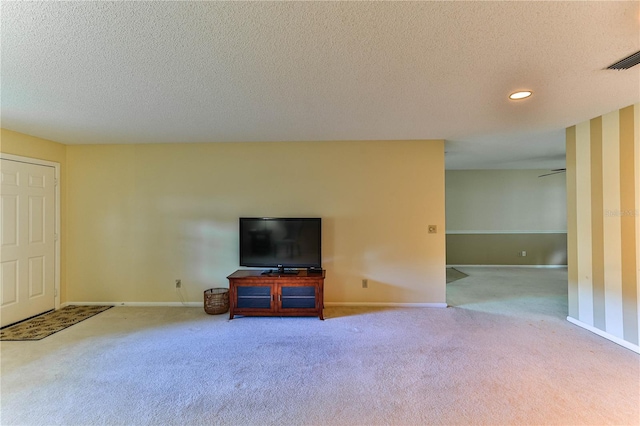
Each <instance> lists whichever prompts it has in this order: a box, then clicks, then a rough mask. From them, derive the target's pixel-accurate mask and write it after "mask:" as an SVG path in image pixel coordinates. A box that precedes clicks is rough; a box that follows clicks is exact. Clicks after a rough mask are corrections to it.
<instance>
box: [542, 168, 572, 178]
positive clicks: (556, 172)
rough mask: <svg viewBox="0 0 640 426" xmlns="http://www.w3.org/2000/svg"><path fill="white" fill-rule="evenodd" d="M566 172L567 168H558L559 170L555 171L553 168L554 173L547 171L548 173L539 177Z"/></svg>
mask: <svg viewBox="0 0 640 426" xmlns="http://www.w3.org/2000/svg"><path fill="white" fill-rule="evenodd" d="M565 172H566V170H565V169H562V170H557V171H553V170H552V173H546V174H544V175H540V176H538V177H539V178H541V177H545V176H551V175H558V174H560V173H565Z"/></svg>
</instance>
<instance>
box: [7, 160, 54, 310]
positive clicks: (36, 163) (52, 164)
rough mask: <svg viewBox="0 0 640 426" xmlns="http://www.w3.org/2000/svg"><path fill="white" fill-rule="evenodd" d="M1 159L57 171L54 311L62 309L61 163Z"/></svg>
mask: <svg viewBox="0 0 640 426" xmlns="http://www.w3.org/2000/svg"><path fill="white" fill-rule="evenodd" d="M0 159H2V160H9V161H15V162H18V163H27V164H35V165H37V166H47V167H53V169H54V171H55V195H54V198H55V200H54V205H55V207H54V210H55V211H54V216H55V218H54V222H55V225H54V228H55V229H54V231H53V232H54V249H55V254H54V257H55V259H54V271H53V277H54V309H56V310H58V309H60V240H61V235H60V163H57V162H55V161H48V160H41V159H39V158H32V157H23V156H21V155H13V154H5V153H2V152H0Z"/></svg>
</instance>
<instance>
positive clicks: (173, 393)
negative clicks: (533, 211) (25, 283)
mask: <svg viewBox="0 0 640 426" xmlns="http://www.w3.org/2000/svg"><path fill="white" fill-rule="evenodd" d="M461 271H462V272H464V273H466V274H469V276H468V277H466V278H464V279H460V280H458V281H455V282H452V283H450V284H448V285H447V292H448V302H449V304H450V305H452V307H449V308H446V309H438V308H378V309H376V308H363V307H358V308H335V307H334V308H327V309H326V310H325V316H326V318H327V319H326V320H325V321H320V320H318V319H317V318H257V317H254V318H242V317H238V318H236V319H234V320H232V321H229V320H228V316H227V315H216V316H209V315H206V314H205V313H204V311H203V309H200V308H138V307H136V308H134V307H116V308H113V309H109V310H108V311H105V312H103V313H101V314H98V315H96V316H95V317H92V318H89V319H87V320H85V321H83V322H81V323H79V324H77V325H74V326H72V327H70V328H67V329H65V330H63V331H60V332H59V333H56V334H54V335H52V336H49V337H47V338H45V339H43V340H40V341H36V342H2V343H1V344H0V351H1V352H0V354H1V356H2V358H1V374H2V379H1V380H2V382H1V388H0V391H1V396H2V399H1V402H0V423H1V424H3V425H5V424H6V425H13V424H15V425H93V424H106V425H151V424H153V425H156V424H163V425H172V424H175V425H204V424H220V425H426V424H491V425H498V424H499V425H507V424H512V425H523V424H531V425H533V424H535V425H540V424H562V425H569V424H573V425H585V424H593V425H596V424H597V425H602V424H619V425H632V424H638V422H639V419H640V417H639V415H640V414H639V408H638V407H639V406H638V401H639V396H640V391H639V386H638V378H639V374H640V368H639V356H638V354H636V353H634V352H632V351H630V350H628V349H625V348H623V347H620V346H618V345H616V344H614V343H612V342H610V341H608V340H605V339H603V338H601V337H598V336H596V335H594V334H592V333H590V332H588V331H585V330H583V329H581V328H578V327H576V326H574V325H572V324H570V323H569V322H567V321H566V320H565V317H566V309H567V308H566V303H567V302H566V282H567V277H566V270H562V269H560V270H557V269H552V270H540V269H526V268H524V269H501V268H461Z"/></svg>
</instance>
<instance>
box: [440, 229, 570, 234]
mask: <svg viewBox="0 0 640 426" xmlns="http://www.w3.org/2000/svg"><path fill="white" fill-rule="evenodd" d="M445 233H446V234H447V235H449V234H451V235H473V234H566V233H567V231H566V230H564V231H476V230H473V231H471V230H469V231H448V230H447V231H445Z"/></svg>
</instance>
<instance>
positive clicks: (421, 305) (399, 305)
mask: <svg viewBox="0 0 640 426" xmlns="http://www.w3.org/2000/svg"><path fill="white" fill-rule="evenodd" d="M324 306H325V307H326V306H329V307H330V306H390V307H396V308H446V307H447V304H446V303H387V302H324Z"/></svg>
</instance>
